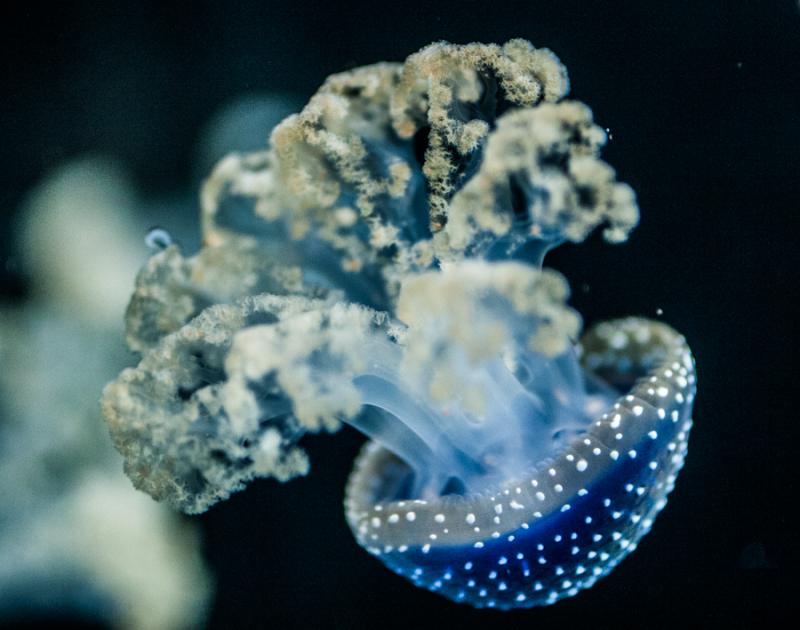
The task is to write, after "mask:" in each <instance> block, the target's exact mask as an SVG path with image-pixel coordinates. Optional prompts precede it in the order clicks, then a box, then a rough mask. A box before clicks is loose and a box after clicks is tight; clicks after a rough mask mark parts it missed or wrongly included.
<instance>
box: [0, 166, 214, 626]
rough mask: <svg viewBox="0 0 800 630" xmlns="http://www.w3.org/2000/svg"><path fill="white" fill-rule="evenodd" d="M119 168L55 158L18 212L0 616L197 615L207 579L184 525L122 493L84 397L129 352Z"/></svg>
mask: <svg viewBox="0 0 800 630" xmlns="http://www.w3.org/2000/svg"><path fill="white" fill-rule="evenodd" d="M137 203H138V200H137V199H136V197H135V194H134V192H133V187H132V185H131V183H130V181H129V179H128V178H127V176H126V174H125V173H124V172H123V171H122V170H121V169H120V168H119V167H118V166H116V165H115V164H114V163H113V162H111V161H108V160H105V159H99V158H93V159H84V160H78V161H75V162H72V163H69V164H67V165H65V166H64V167H62V168H60V169H58V170H57V171H55V172H54V173H52V174H51V175H50V176H49V177H47V178H46V179H45V180H44V181H43V182H42V183H41V184H40V185H39V186H38V187H37V188H36V189H35V190H34V191H33V193H32V194H31V196H30V198H29V201H28V203H27V206H26V208H25V209H24V211H23V213H22V214H21V218H22V222H21V224H20V225H19V230H18V251H19V255H18V260H19V264H20V266H21V268H22V270H23V271H24V272H25V273H26V274H27V275H28V276H29V279H30V284H31V288H32V290H31V297H30V299H29V300H28V301H27V302H26V303H22V304H16V305H12V306H6V307H3V308H2V310H0V360H1V361H2V364H3V366H4V369H3V370H2V371H0V620H12V619H16V620H24V619H30V618H33V619H40V620H41V619H60V618H64V617H65V616H66V617H69V618H75V619H86V620H89V619H93V620H98V621H102V622H104V623H107V624H109V625H111V626H113V627H120V628H148V629H154V630H155V629H171V628H184V627H190V626H196V625H197V624H200V623H202V620H203V619H204V617H205V614H206V611H207V608H208V603H209V597H210V594H211V584H212V581H211V579H210V576H209V574H208V571H207V569H206V567H205V566H204V563H203V560H202V557H201V553H200V546H199V538H198V533H197V531H196V529H195V527H194V526H193V525H191V524H189V523H186V522H184V521H182V520H181V519H180V518H178V517H177V516H176V515H175V514H174V513H172V512H171V511H169V510H166V509H164V508H163V507H162V506H160V505H158V504H156V503H154V502H153V501H152V500H150V499H149V498H148V497H146V496H144V495H142V494H139V493H136V492H134V491H132V489H131V488H130V483H129V482H128V480H127V479H126V478H125V476H124V475H123V473H122V470H121V463H120V460H119V455H118V454H117V453H116V452H115V451H114V449H113V448H112V446H111V443H110V441H109V439H108V434H107V431H106V430H105V428H104V426H103V423H102V420H101V418H100V413H99V410H98V406H97V397H98V392H99V390H100V388H101V387H102V385H103V383H104V382H106V381H107V380H108V378H109V375H110V374H113V373H114V372H115V371H117V370H119V369H120V368H121V367H123V366H124V365H126V364H127V363H128V362H129V360H130V358H129V354H128V353H127V352H126V350H125V348H124V344H123V343H122V335H121V332H120V329H121V322H120V313H121V312H122V311H123V309H124V306H125V303H126V301H127V293H128V292H129V286H130V285H131V283H132V281H133V276H134V272H135V269H136V267H137V266H138V265H139V264H140V262H141V260H142V258H143V257H144V256H146V248H145V246H144V243H143V242H142V235H143V233H144V231H145V229H144V226H143V223H142V220H141V219H137V218H136V216H135V212H134V210H135V208H136V205H137Z"/></svg>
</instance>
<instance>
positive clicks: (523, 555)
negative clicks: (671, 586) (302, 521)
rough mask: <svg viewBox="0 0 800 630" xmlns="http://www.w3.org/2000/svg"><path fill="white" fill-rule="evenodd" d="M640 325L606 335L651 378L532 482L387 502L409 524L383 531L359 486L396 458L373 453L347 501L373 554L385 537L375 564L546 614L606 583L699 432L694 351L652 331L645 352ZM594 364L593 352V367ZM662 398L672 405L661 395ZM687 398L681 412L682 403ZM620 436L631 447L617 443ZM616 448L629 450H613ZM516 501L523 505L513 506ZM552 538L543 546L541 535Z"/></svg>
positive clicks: (664, 331) (473, 600)
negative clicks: (637, 340)
mask: <svg viewBox="0 0 800 630" xmlns="http://www.w3.org/2000/svg"><path fill="white" fill-rule="evenodd" d="M639 322H641V320H622V321H621V322H618V323H616V324H611V323H610V324H605V325H603V326H606V327H609V326H616V329H617V331H618V332H619V331H622V332H623V335H622V337H619V336H617V337H615V339H616V342H617V344H620V343H621V339H622V338H624V339H625V340H626V341H625V343H624V344H621V345H619V347H618V348H617V349H616V350H617V354H615V355H613V356H617V355H618V354H619V353H624V352H629V353H631V354H632V355H633V357H635V358H634V360H633V361H627V364H628V365H630V364H636V363H637V361H638V362H639V363H640V364H642V365H646V366H648V370H649V376H648V378H647V379H642V380H640V381H639V382H638V384H636V385H634V386H633V388H632V389H631V391H630V393H629V394H627V395H626V396H624V397H622V398H620V399H619V401H618V402H617V403H616V404H615V405H614V408H615V409H614V413H612V414H607V415H605V416H603V417H602V418H601V420H600V421H599V422H597V423H594V424H593V426H592V430H591V431H590V432H589V434H588V435H584V436H581V437H580V438H578V439H575V440H574V441H573V442H572V443H571V444H570V445H569V446H568V447H567V448H566V449H565V450H564V451H563V452H561V453H560V454H555V455H554V456H553V457H552V458H551V459H550V460H548V462H547V463H546V464H543V465H542V466H540V467H539V468H537V469H535V470H534V471H533V472H532V473H531V475H530V476H529V478H528V479H527V480H524V483H520V480H514V481H512V482H510V483H509V484H508V485H507V486H503V487H500V488H499V489H498V490H497V491H496V492H495V493H493V494H490V495H488V496H486V497H483V498H478V499H477V500H470V499H467V498H465V497H457V496H455V497H454V496H449V497H443V498H442V499H440V500H438V501H429V502H428V504H426V505H425V506H420V505H419V504H418V503H416V502H413V501H406V502H402V503H403V506H402V507H400V503H401V502H395V503H392V502H388V503H382V504H379V505H380V506H381V507H382V514H383V515H384V517H383V520H382V521H381V523H384V522H389V523H397V522H398V521H399V522H400V523H404V526H403V527H401V528H397V527H392V528H387V527H382V526H378V527H373V526H372V525H373V524H374V522H375V521H374V519H375V518H376V517H377V516H376V513H377V512H379V511H380V510H377V505H373V506H372V507H367V505H366V504H364V503H363V501H362V500H357V498H356V494H357V490H356V488H357V486H358V483H359V481H358V480H359V479H361V478H364V479H366V475H365V474H363V473H365V472H366V471H368V470H377V468H379V467H380V466H381V463H380V462H381V458H386V457H390V456H388V454H387V453H386V452H385V451H382V450H381V449H380V448H379V447H377V446H376V445H369V446H368V447H367V448H366V449H365V451H364V454H363V455H362V456H361V458H360V460H359V464H358V465H357V467H356V472H355V473H354V475H353V478H351V483H350V488H349V491H348V518H349V520H350V523H351V526H353V531H354V533H355V534H356V537H357V538H358V539H359V540H360V541H362V543H364V544H365V543H366V540H367V539H368V537H369V536H368V535H377V536H378V537H379V543H380V544H378V545H375V546H374V548H375V552H374V555H376V556H378V557H380V558H381V559H382V560H383V561H384V562H386V563H387V564H388V565H389V566H391V567H393V568H394V569H395V570H396V571H398V572H400V573H401V574H402V575H407V576H410V579H411V580H412V581H413V582H414V583H415V584H417V585H418V586H422V587H425V588H429V589H431V590H435V591H436V592H438V593H441V594H442V595H445V596H447V597H450V598H451V599H454V600H456V601H462V602H467V603H470V604H471V605H473V606H477V607H492V608H501V609H503V608H515V607H531V606H539V605H548V604H552V603H555V602H556V601H558V600H560V599H562V598H564V597H570V596H572V595H575V594H576V593H578V592H580V591H581V590H582V589H586V588H589V587H591V586H592V585H593V584H594V583H595V582H596V581H597V580H598V579H599V578H601V577H603V576H604V575H607V574H608V573H609V572H610V571H612V570H613V568H614V567H616V566H617V565H618V564H619V562H620V560H621V559H622V558H624V557H625V556H626V555H627V554H628V553H631V552H632V551H634V550H635V549H636V543H637V541H638V540H639V539H640V538H641V537H642V536H643V535H645V534H646V533H647V532H648V531H649V530H650V528H651V527H652V524H653V518H654V517H655V515H656V514H657V513H658V512H659V511H660V510H661V509H663V508H664V506H665V505H666V496H667V495H668V493H669V492H670V491H671V490H672V488H673V486H674V483H675V480H676V477H677V473H678V471H679V470H680V469H681V467H682V466H683V461H684V457H685V455H686V449H687V440H688V435H689V430H690V429H691V425H692V421H691V418H690V413H691V403H690V402H687V401H690V400H693V397H694V382H695V378H694V371H693V369H694V368H693V366H694V364H693V361H692V359H691V355H690V354H689V352H688V349H687V347H686V345H685V342H684V341H683V339H682V338H681V337H680V336H678V335H677V334H675V333H674V332H672V331H671V330H670V329H668V328H667V327H666V326H664V325H663V324H660V323H654V324H653V326H652V330H651V331H650V332H649V335H648V339H649V342H648V343H649V344H651V345H652V344H657V343H659V342H660V343H661V344H662V345H661V346H657V345H656V346H653V347H648V348H640V347H637V346H636V345H635V344H634V343H633V342H631V341H630V340H631V339H633V338H634V336H633V334H632V331H635V330H636V329H637V326H638V327H641V326H643V325H646V324H644V323H639ZM593 332H594V334H595V335H596V337H594V338H592V341H593V342H594V344H595V345H594V346H592V347H593V348H595V350H594V351H595V352H601V351H600V350H599V349H597V347H598V346H599V347H600V348H606V349H611V348H613V345H612V344H607V345H603V344H602V343H598V339H599V341H602V340H603V339H605V340H606V341H607V340H608V339H609V337H607V336H605V335H606V333H605V332H604V329H602V328H601V329H600V330H597V329H595V331H593ZM590 334H591V333H590ZM588 345H589V344H588V343H587V346H588ZM609 351H610V350H609ZM648 353H649V354H648ZM592 356H595V355H593V354H591V353H590V354H588V355H587V354H585V355H584V357H583V358H584V361H586V360H587V359H588V358H591V357H592ZM600 356H603V355H600ZM673 357H674V359H673ZM615 361H617V362H620V363H621V364H623V365H624V364H626V362H625V361H623V360H622V356H617V358H616V359H614V360H613V361H612V359H611V358H610V357H604V356H603V358H602V359H601V360H597V359H595V361H594V364H595V365H598V366H603V365H606V364H608V365H615V364H616V363H615ZM674 365H677V367H673V366H674ZM628 369H629V368H628ZM667 371H669V372H670V373H671V376H670V375H667V374H666V372H667ZM653 378H655V380H653ZM679 378H680V379H682V380H680V381H679ZM642 383H644V384H642ZM681 383H685V385H681ZM651 389H652V392H651ZM664 389H666V390H667V392H668V394H667V396H662V395H661V394H662V392H663V390H664ZM681 392H684V396H683V397H682V399H683V402H679V398H678V396H677V394H678V393H681ZM676 418H677V419H676ZM619 434H621V438H616V436H617V435H619ZM609 443H614V444H615V445H617V444H618V445H619V448H618V449H610V448H608V447H606V446H605V445H606V444H609ZM623 454H624V456H623ZM601 456H602V457H601ZM595 462H596V463H595ZM372 475H374V473H370V476H372ZM369 487H371V488H374V487H375V486H374V485H370V486H369ZM509 496H513V497H515V498H514V499H512V500H510V501H509V500H508V499H507V498H506V497H509ZM529 505H535V506H536V509H532V508H531V507H527V506H529ZM412 507H413V511H412V510H411V508H412ZM393 515H396V516H398V518H397V519H393V518H392V516H393ZM409 515H413V516H410V518H409ZM445 522H446V523H448V524H450V523H454V524H453V525H451V526H449V527H448V533H447V534H444V533H443V532H442V528H441V525H442V524H443V523H445ZM365 524H366V527H365ZM434 526H436V529H435V531H434V532H431V531H430V530H431V528H433V527H434ZM556 528H557V529H556ZM426 529H427V531H426ZM553 529H555V532H554V533H551V534H550V536H549V537H548V538H546V539H545V538H542V536H541V532H545V531H550V532H553ZM484 532H485V533H484ZM432 533H434V534H435V535H436V536H437V538H436V539H435V542H434V543H433V544H431V543H428V542H422V543H421V542H420V541H421V540H422V539H424V540H428V536H430V535H431V534H432ZM400 543H402V544H403V545H405V546H407V547H408V551H406V552H403V553H399V552H398V551H391V552H388V553H386V552H384V551H382V549H384V548H385V545H390V548H391V545H397V544H400ZM415 549H416V552H415ZM417 564H419V566H416V565H417ZM420 569H421V570H420ZM417 570H420V572H419V573H417V572H416V571H417Z"/></svg>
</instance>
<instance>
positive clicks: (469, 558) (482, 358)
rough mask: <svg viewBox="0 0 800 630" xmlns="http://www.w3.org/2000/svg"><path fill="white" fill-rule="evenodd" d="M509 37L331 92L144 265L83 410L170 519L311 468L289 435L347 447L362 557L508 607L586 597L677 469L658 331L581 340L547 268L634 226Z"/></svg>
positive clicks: (561, 281) (594, 146)
mask: <svg viewBox="0 0 800 630" xmlns="http://www.w3.org/2000/svg"><path fill="white" fill-rule="evenodd" d="M568 87H569V81H568V78H567V73H566V70H565V68H564V67H563V65H562V64H561V63H560V61H559V60H558V58H557V57H556V56H555V55H554V54H553V53H552V52H551V51H549V50H547V49H537V48H534V47H533V46H532V45H531V44H530V43H528V42H526V41H523V40H511V41H509V42H507V43H506V44H504V45H503V46H498V45H484V44H468V45H464V46H458V45H453V44H448V43H445V42H440V43H435V44H432V45H430V46H428V47H426V48H423V49H422V50H421V51H419V52H417V53H415V54H413V55H411V56H410V57H409V58H408V59H407V60H406V61H405V63H403V64H390V63H381V64H376V65H373V66H367V67H364V68H358V69H356V70H353V71H350V72H347V73H343V74H339V75H334V76H332V77H329V78H328V79H327V80H326V82H325V83H324V84H323V86H322V87H321V88H320V89H319V91H318V92H317V93H316V94H315V95H314V96H313V97H312V98H311V100H310V101H309V103H308V105H306V107H305V108H304V109H303V110H302V111H301V112H300V113H298V114H295V115H292V116H289V117H288V118H287V119H285V120H284V121H283V122H282V123H280V124H279V125H278V126H277V127H276V128H275V129H274V131H273V132H272V134H271V136H270V143H269V146H268V147H267V148H266V149H265V150H263V151H260V152H254V153H246V154H232V155H230V156H228V157H226V158H224V159H223V160H222V161H221V162H220V163H218V165H217V166H216V167H215V169H214V171H213V172H212V174H211V175H210V177H209V178H208V179H207V181H206V182H205V184H204V185H203V189H202V191H201V223H202V228H203V242H204V245H203V247H202V248H201V249H200V251H198V252H197V253H195V254H193V255H189V256H186V255H184V253H183V252H182V251H181V250H180V248H179V247H178V245H177V244H170V245H167V246H166V247H165V248H163V249H162V250H160V251H158V252H155V253H154V254H153V255H152V256H151V257H150V259H149V260H148V261H147V263H146V264H145V266H144V267H143V268H142V270H141V272H140V273H139V276H138V278H137V281H136V287H135V290H134V294H133V296H132V298H131V301H130V303H129V306H128V309H127V312H126V327H127V340H128V344H129V346H130V347H131V348H132V349H133V350H135V351H136V352H139V353H141V361H140V362H139V364H138V365H137V366H136V367H132V368H128V369H126V370H124V371H123V372H122V373H121V374H120V375H119V377H118V378H117V379H116V380H115V381H113V382H112V383H110V384H109V385H108V386H107V387H106V389H105V391H104V395H103V400H102V407H103V413H104V416H105V419H106V422H107V424H108V426H109V429H110V432H111V436H112V439H113V441H114V444H115V446H116V447H117V449H118V450H119V451H120V452H121V453H122V454H123V456H124V459H125V471H126V473H127V474H128V476H129V477H130V478H131V480H132V482H133V484H134V485H135V486H136V487H137V488H139V489H141V490H143V491H145V492H147V493H149V494H150V495H151V496H152V497H153V498H155V499H157V500H161V501H166V502H168V503H169V504H171V505H172V506H174V507H175V508H177V509H180V510H182V511H184V512H186V513H199V512H203V511H205V510H207V509H209V508H210V507H211V506H212V505H214V504H215V503H217V502H218V501H220V500H223V499H225V498H226V497H228V496H229V495H230V494H232V493H233V492H236V491H239V490H241V489H242V488H243V487H245V485H246V484H247V482H248V481H250V480H252V479H253V478H256V477H272V478H275V479H277V480H279V481H287V480H289V479H291V478H293V477H297V476H299V475H304V474H306V473H307V472H308V471H309V468H310V462H309V460H308V457H307V455H306V453H305V451H304V450H303V448H302V439H303V437H304V436H305V435H307V434H308V433H318V432H328V433H333V432H335V431H337V430H338V429H339V428H340V427H341V426H342V425H343V424H347V425H350V426H352V427H354V428H355V429H357V430H358V431H360V432H361V433H363V434H364V435H365V436H366V437H367V438H368V440H367V442H366V445H365V446H364V448H363V450H362V452H361V454H360V455H359V456H358V458H357V459H356V461H355V463H354V466H353V472H352V474H351V476H350V479H349V482H348V484H347V488H346V491H345V501H344V505H345V517H346V519H347V522H348V524H349V525H350V528H351V530H352V532H353V535H354V537H355V539H356V540H357V541H358V543H359V544H360V545H361V546H362V547H364V549H366V551H367V552H369V553H370V554H372V555H373V556H375V557H376V558H378V559H379V560H380V561H382V562H383V563H384V564H385V565H386V566H387V567H388V568H390V569H391V570H393V571H394V572H396V573H397V574H399V575H401V576H403V577H405V578H407V579H408V580H410V581H411V582H412V583H413V584H414V585H416V586H419V587H422V588H426V589H428V590H430V591H433V592H436V593H439V594H441V595H443V596H445V597H447V598H449V599H451V600H453V601H456V602H461V603H465V604H469V605H472V606H475V607H480V608H482V607H494V608H499V609H510V608H529V607H533V606H539V605H547V604H552V603H554V602H556V601H558V600H560V599H562V598H564V597H569V596H572V595H575V594H577V593H578V592H579V591H581V590H582V589H586V588H589V587H591V586H592V585H593V584H594V583H595V582H596V581H597V580H598V579H599V578H601V577H603V576H605V575H607V574H608V573H609V572H610V571H612V570H613V568H614V567H615V566H616V565H617V564H618V563H619V562H620V561H621V560H622V559H623V558H624V557H625V556H626V555H627V554H629V553H630V552H632V551H633V550H634V549H635V548H636V545H637V543H638V541H639V540H640V539H641V537H642V536H643V535H644V534H646V533H647V532H648V531H649V530H650V528H651V526H652V524H653V519H654V518H655V516H656V514H657V513H658V512H659V511H660V510H661V509H663V507H664V506H665V504H666V499H667V496H668V494H669V493H670V491H671V490H672V488H673V486H674V484H675V481H676V477H677V474H678V472H679V471H680V469H681V467H682V465H683V461H684V457H685V454H686V450H687V441H688V435H689V431H690V429H691V424H692V420H691V408H692V403H693V400H694V396H695V388H696V377H695V371H694V360H693V358H692V354H691V352H690V350H689V348H688V345H687V343H686V341H685V339H684V338H683V337H682V336H681V335H680V334H679V333H677V332H676V331H674V330H673V329H672V328H670V327H669V326H668V325H666V324H664V323H662V322H657V321H651V320H647V319H644V318H638V317H629V318H624V319H618V320H612V321H607V322H601V323H598V324H595V325H594V326H591V327H590V328H589V329H588V330H587V331H586V332H585V333H584V334H583V335H582V336H581V334H580V331H581V328H582V322H581V317H580V315H579V314H578V313H577V312H576V311H575V310H574V309H572V308H571V307H570V306H569V305H568V299H569V286H568V283H567V281H566V279H565V278H564V277H563V276H562V275H561V274H559V273H558V272H557V271H554V270H551V269H547V268H544V267H543V261H544V259H545V257H546V255H547V252H549V251H550V250H551V249H553V248H554V247H557V246H558V245H559V244H561V243H563V242H566V241H570V242H573V243H579V242H581V241H583V240H584V239H585V238H586V237H587V236H588V235H589V234H590V233H591V232H592V231H593V230H595V229H596V228H601V229H602V234H603V237H604V238H605V239H606V240H607V241H608V242H611V243H619V242H622V241H624V240H626V238H627V236H628V234H629V232H630V231H631V230H632V229H633V227H635V225H636V223H637V222H638V218H639V213H638V207H637V204H636V198H635V195H634V193H633V191H632V190H631V189H630V187H628V186H627V185H625V184H623V183H620V182H618V181H617V180H616V174H615V172H614V170H613V169H612V168H611V167H610V166H609V165H608V164H606V163H605V162H604V161H603V160H602V159H601V158H600V149H601V148H602V145H603V144H604V142H605V134H604V132H603V131H602V129H601V128H600V127H599V126H597V125H596V124H595V123H594V122H593V120H592V114H591V110H590V109H589V108H588V107H587V106H586V105H584V104H582V103H579V102H576V101H570V100H565V98H564V97H565V96H566V93H567V91H568Z"/></svg>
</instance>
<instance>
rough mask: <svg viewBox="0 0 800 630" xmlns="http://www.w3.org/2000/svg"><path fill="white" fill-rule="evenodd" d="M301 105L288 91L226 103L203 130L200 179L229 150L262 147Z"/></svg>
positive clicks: (197, 151) (198, 159)
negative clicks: (273, 132) (271, 133)
mask: <svg viewBox="0 0 800 630" xmlns="http://www.w3.org/2000/svg"><path fill="white" fill-rule="evenodd" d="M302 107H303V99H302V98H301V97H300V96H298V95H296V94H291V93H288V92H285V93H278V92H274V93H269V94H266V93H258V94H246V95H244V96H241V97H239V98H237V99H235V100H233V101H232V102H230V103H228V104H226V105H223V106H222V107H221V108H220V109H219V110H218V111H217V112H216V113H215V114H214V115H213V116H212V117H211V118H210V120H209V121H208V122H207V123H206V124H205V126H204V128H203V129H202V131H201V133H200V140H199V142H198V143H197V147H196V149H195V165H194V170H195V172H196V174H197V176H198V178H199V179H205V178H206V176H207V175H208V174H209V173H210V172H211V169H212V168H214V165H215V164H216V163H217V162H218V161H219V160H221V159H222V158H224V157H225V156H226V155H228V154H229V153H233V152H235V151H238V152H249V151H256V150H259V149H261V148H262V147H263V146H264V145H265V144H266V143H267V141H268V140H269V134H270V132H271V131H272V128H273V127H275V126H276V125H277V124H278V123H279V122H281V121H282V120H283V119H284V118H286V117H287V116H289V115H290V114H294V113H296V112H299V111H300V109H301V108H302ZM192 194H194V190H192ZM192 218H193V219H194V218H195V215H194V214H193V215H192Z"/></svg>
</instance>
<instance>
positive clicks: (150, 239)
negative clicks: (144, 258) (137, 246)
mask: <svg viewBox="0 0 800 630" xmlns="http://www.w3.org/2000/svg"><path fill="white" fill-rule="evenodd" d="M144 244H145V245H147V247H149V248H150V249H152V250H153V251H157V252H160V251H163V250H165V249H167V247H169V246H170V245H172V236H171V235H170V233H169V232H167V231H166V230H165V229H164V228H160V227H152V228H150V229H149V230H148V231H147V234H146V235H145V237H144Z"/></svg>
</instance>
